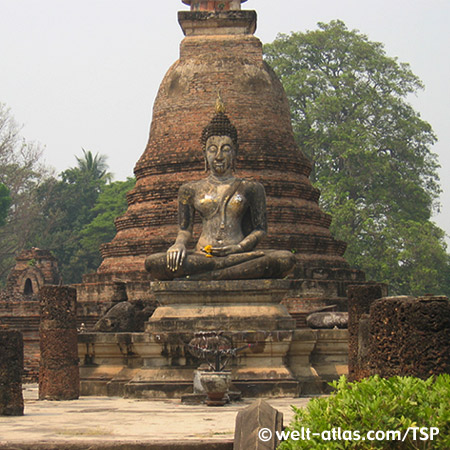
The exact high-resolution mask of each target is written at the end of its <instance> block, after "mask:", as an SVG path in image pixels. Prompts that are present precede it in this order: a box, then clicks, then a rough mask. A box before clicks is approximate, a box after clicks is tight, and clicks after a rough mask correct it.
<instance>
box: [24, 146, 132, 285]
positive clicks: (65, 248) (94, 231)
mask: <svg viewBox="0 0 450 450" xmlns="http://www.w3.org/2000/svg"><path fill="white" fill-rule="evenodd" d="M83 154H84V157H83V158H77V163H78V164H77V167H73V168H70V169H67V170H65V171H64V172H62V173H61V174H60V179H56V178H51V179H48V180H47V181H46V183H44V184H43V185H42V186H41V187H40V189H39V192H38V197H39V202H40V205H41V209H40V212H41V215H40V219H39V221H38V222H37V224H36V227H35V233H34V235H33V236H32V237H31V238H30V240H29V243H28V244H29V245H33V246H38V247H41V248H46V249H49V250H51V251H52V252H53V254H54V255H55V257H56V258H57V259H58V262H59V267H60V271H61V274H62V277H63V279H64V282H65V283H77V282H80V281H81V277H82V275H83V274H84V273H88V272H92V271H95V270H96V269H97V267H98V266H99V264H100V261H101V259H100V253H99V246H100V244H102V243H104V242H107V241H108V240H110V239H112V237H114V219H115V217H117V216H118V215H120V214H122V213H123V212H124V211H125V209H126V205H127V203H126V198H125V193H126V191H128V190H129V189H131V187H132V186H133V184H134V180H133V179H130V180H128V181H126V182H121V181H119V182H114V183H111V184H107V181H108V180H110V178H111V175H110V174H109V173H108V172H107V165H106V162H105V158H104V157H103V156H99V155H95V156H93V155H92V153H91V152H86V151H84V150H83Z"/></svg>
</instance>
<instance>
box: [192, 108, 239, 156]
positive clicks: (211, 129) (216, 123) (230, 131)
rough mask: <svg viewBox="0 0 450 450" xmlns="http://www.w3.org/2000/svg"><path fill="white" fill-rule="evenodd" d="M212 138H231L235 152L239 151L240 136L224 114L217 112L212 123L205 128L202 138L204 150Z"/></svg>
mask: <svg viewBox="0 0 450 450" xmlns="http://www.w3.org/2000/svg"><path fill="white" fill-rule="evenodd" d="M211 136H229V137H230V138H231V140H232V141H233V144H234V148H235V151H236V153H237V150H238V134H237V130H236V128H235V127H234V125H233V124H232V123H231V122H230V119H229V118H228V116H227V115H226V114H225V113H224V112H222V111H219V112H216V114H215V115H214V117H213V118H212V120H211V122H209V124H208V125H206V127H205V128H203V132H202V137H201V139H200V142H201V144H202V147H203V150H204V151H205V150H206V141H207V140H208V139H209V138H210V137H211Z"/></svg>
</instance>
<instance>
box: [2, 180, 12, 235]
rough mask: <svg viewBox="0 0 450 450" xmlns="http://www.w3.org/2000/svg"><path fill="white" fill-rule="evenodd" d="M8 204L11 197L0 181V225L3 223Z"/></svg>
mask: <svg viewBox="0 0 450 450" xmlns="http://www.w3.org/2000/svg"><path fill="white" fill-rule="evenodd" d="M10 205H11V197H10V196H9V189H8V188H7V187H6V186H5V185H4V184H1V183H0V227H1V226H3V225H5V220H6V216H7V215H8V210H9V206H10Z"/></svg>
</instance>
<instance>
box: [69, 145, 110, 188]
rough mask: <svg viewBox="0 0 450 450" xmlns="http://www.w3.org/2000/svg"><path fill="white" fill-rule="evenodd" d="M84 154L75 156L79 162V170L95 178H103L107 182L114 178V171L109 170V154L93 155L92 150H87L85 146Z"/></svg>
mask: <svg viewBox="0 0 450 450" xmlns="http://www.w3.org/2000/svg"><path fill="white" fill-rule="evenodd" d="M82 150H83V156H82V157H80V158H79V157H78V156H75V158H76V160H77V163H78V170H80V171H81V172H83V173H85V174H90V175H91V177H92V178H93V179H94V180H102V181H104V182H105V183H109V182H110V181H111V180H112V173H110V172H108V164H107V163H106V159H107V156H105V155H99V154H98V153H96V154H95V156H93V155H92V152H91V151H90V150H88V151H86V150H85V149H84V148H82Z"/></svg>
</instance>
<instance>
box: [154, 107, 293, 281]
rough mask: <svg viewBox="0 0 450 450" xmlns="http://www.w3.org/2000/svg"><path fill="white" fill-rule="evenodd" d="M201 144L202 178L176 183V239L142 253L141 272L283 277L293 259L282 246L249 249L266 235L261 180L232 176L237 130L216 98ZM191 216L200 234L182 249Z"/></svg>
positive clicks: (189, 276)
mask: <svg viewBox="0 0 450 450" xmlns="http://www.w3.org/2000/svg"><path fill="white" fill-rule="evenodd" d="M201 142H202V145H203V152H204V156H205V164H206V170H207V171H208V172H209V173H208V176H207V177H206V178H204V179H201V180H198V181H192V182H188V183H186V184H183V185H182V186H181V187H180V190H179V192H178V220H179V231H178V235H177V238H176V241H175V243H174V244H173V245H172V246H171V247H170V248H169V249H168V251H167V252H166V253H156V254H153V255H150V256H148V257H147V259H146V261H145V268H146V270H147V271H148V272H150V274H151V276H152V278H153V279H156V280H173V279H187V280H238V279H259V278H261V279H262V278H283V277H284V276H286V275H287V274H288V273H289V272H290V271H291V269H292V268H293V266H294V264H295V258H294V256H293V254H292V253H291V252H289V251H286V250H266V249H264V250H256V249H255V248H256V246H257V244H258V243H259V242H260V241H261V240H262V239H263V238H264V236H265V235H266V233H267V218H266V195H265V191H264V187H263V186H262V184H261V183H258V182H256V181H252V180H246V179H242V178H238V177H236V176H235V175H234V166H235V160H236V155H237V151H238V138H237V130H236V128H235V127H234V126H233V125H232V124H231V122H230V120H229V118H228V116H227V115H226V114H225V108H224V106H223V104H222V102H221V100H220V99H219V100H218V102H217V104H216V113H215V115H214V117H213V119H212V120H211V122H210V123H209V124H208V125H207V126H206V127H205V128H204V130H203V132H202V136H201ZM196 214H198V215H199V216H200V218H201V221H202V232H201V235H200V238H199V240H198V242H197V245H196V247H195V249H194V250H187V245H188V243H189V241H190V239H191V237H192V230H193V226H194V217H195V215H196Z"/></svg>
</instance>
